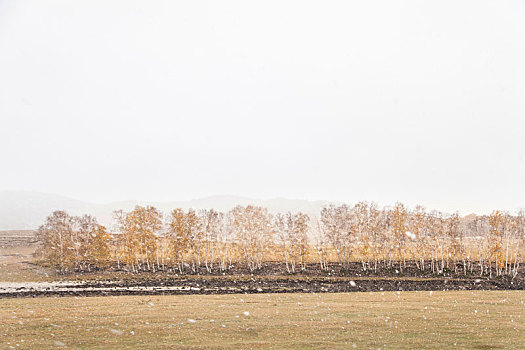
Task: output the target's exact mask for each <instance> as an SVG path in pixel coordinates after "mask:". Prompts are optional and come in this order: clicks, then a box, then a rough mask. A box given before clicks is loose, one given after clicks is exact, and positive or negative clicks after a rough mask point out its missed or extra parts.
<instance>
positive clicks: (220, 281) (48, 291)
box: [0, 262, 525, 298]
mask: <svg viewBox="0 0 525 350" xmlns="http://www.w3.org/2000/svg"><path fill="white" fill-rule="evenodd" d="M464 271H465V270H464V268H463V266H455V267H452V268H449V269H445V270H444V271H440V272H439V273H433V272H432V270H431V269H430V265H429V266H426V267H425V270H423V271H421V270H420V269H419V268H417V266H416V265H415V263H413V262H412V263H410V262H409V263H407V264H406V266H405V265H403V266H402V267H391V268H384V267H383V268H381V269H378V270H375V269H363V266H362V264H360V263H352V264H350V265H348V266H346V267H345V268H341V267H340V266H339V265H338V264H333V265H330V266H329V268H328V269H326V270H320V269H319V266H318V265H314V264H311V265H308V266H306V269H304V270H302V271H300V272H299V273H297V274H289V273H287V272H286V268H285V267H284V266H283V264H282V263H271V262H270V263H267V264H265V265H264V266H263V268H262V269H259V270H257V271H249V270H247V269H246V268H244V267H243V266H233V267H232V268H231V269H230V270H228V271H225V272H219V271H214V272H212V273H208V272H207V271H206V269H205V268H201V269H199V270H197V271H186V274H182V275H181V274H180V273H179V274H178V273H177V272H180V271H177V270H168V271H157V272H155V273H152V272H141V273H130V272H126V271H114V270H113V271H99V272H95V273H74V274H67V275H58V276H54V278H52V279H49V280H47V281H46V282H43V281H41V282H26V281H27V280H13V279H11V280H10V279H4V280H3V281H4V282H0V298H6V297H38V296H96V295H161V294H233V293H285V292H303V293H325V292H371V291H417V290H420V291H432V290H436V291H437V290H512V289H518V290H525V273H524V272H525V271H520V273H519V274H518V275H517V276H515V277H514V278H511V277H508V276H505V277H497V278H488V277H487V276H482V277H480V276H479V271H476V269H473V270H469V271H468V273H467V274H464V273H463V272H464ZM19 272H20V271H18V272H14V273H15V274H17V273H19Z"/></svg>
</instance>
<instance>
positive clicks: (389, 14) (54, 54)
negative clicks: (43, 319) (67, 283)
mask: <svg viewBox="0 0 525 350" xmlns="http://www.w3.org/2000/svg"><path fill="white" fill-rule="evenodd" d="M0 122H1V123H0V189H3V190H32V191H41V192H51V193H58V194H62V195H67V196H71V197H74V198H78V199H82V200H88V201H94V202H107V201H114V200H122V199H137V200H187V199H192V198H198V197H203V196H208V195H216V194H231V195H242V196H250V197H258V198H271V197H290V198H303V199H326V200H341V201H346V202H349V203H354V202H356V201H358V200H373V201H377V202H379V203H380V204H392V203H394V202H396V201H403V202H405V203H407V204H408V205H410V206H413V205H415V204H417V203H421V204H423V205H425V206H427V207H428V208H429V209H440V210H447V211H453V210H456V209H458V210H460V212H462V213H468V212H471V211H476V212H485V211H489V210H491V209H493V208H501V209H506V210H515V209H517V208H519V207H525V137H524V130H525V1H524V0H515V1H504V0H497V1H496V0H492V1H484V0H472V1H462V0H450V1H447V0H440V1H421V0H414V1H392V0H384V1H306V0H297V1H287V0H278V1H269V0H265V1H247V0H239V1H151V0H148V1H129V0H122V1H116V0H115V1H108V0H99V1H94V0H89V1H79V0H76V1H66V0H64V1H15V0H13V1H5V0H0Z"/></svg>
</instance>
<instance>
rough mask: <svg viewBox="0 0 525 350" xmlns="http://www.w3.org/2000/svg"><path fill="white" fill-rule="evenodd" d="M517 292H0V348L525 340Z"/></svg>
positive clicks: (440, 344)
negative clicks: (5, 295) (8, 295)
mask: <svg viewBox="0 0 525 350" xmlns="http://www.w3.org/2000/svg"><path fill="white" fill-rule="evenodd" d="M524 303H525V293H523V292H519V291H490V292H489V291H461V292H460V291H448V292H432V293H430V292H399V293H398V292H383V293H381V292H375V293H336V294H255V295H242V294H240V295H206V296H201V295H176V296H175V295H174V296H120V297H81V298H72V297H65V298H34V299H27V298H22V299H1V300H0V335H1V337H0V339H1V340H0V348H7V349H9V348H10V347H13V348H16V349H33V348H41V349H45V348H56V347H63V348H80V349H82V348H96V349H122V348H148V349H174V348H181V349H183V348H224V349H239V348H242V349H247V348H294V349H303V348H316V349H317V348H324V349H336V348H339V349H349V348H350V349H352V348H358V349H363V348H365V349H369V348H373V349H378V348H381V349H416V348H418V349H419V348H430V349H438V348H439V349H450V348H458V349H497V348H507V349H520V348H525V304H524Z"/></svg>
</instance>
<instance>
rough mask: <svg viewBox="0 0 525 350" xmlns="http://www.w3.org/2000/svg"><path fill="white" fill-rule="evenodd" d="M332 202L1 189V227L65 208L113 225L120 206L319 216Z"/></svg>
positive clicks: (36, 221) (31, 225) (29, 224)
mask: <svg viewBox="0 0 525 350" xmlns="http://www.w3.org/2000/svg"><path fill="white" fill-rule="evenodd" d="M330 203H332V202H328V201H307V200H301V199H287V198H274V199H253V198H247V197H237V196H212V197H206V198H200V199H194V200H190V201H178V202H143V201H121V202H113V203H108V204H94V203H89V202H83V201H79V200H76V199H72V198H68V197H64V196H59V195H55V194H48V193H39V192H27V191H0V230H30V229H36V228H38V226H39V225H41V224H42V223H43V222H44V220H45V218H46V217H47V216H48V215H49V214H50V213H51V212H53V211H55V210H65V211H67V212H68V213H70V214H72V215H82V214H91V215H93V216H95V217H97V218H98V220H99V222H100V223H102V224H104V225H106V226H110V225H111V224H112V213H113V211H115V210H119V209H122V210H124V211H129V210H131V209H133V208H134V207H135V206H136V205H142V206H145V205H153V206H155V207H157V208H158V209H159V210H161V211H162V212H163V213H164V214H167V213H169V212H170V211H171V210H173V209H175V208H182V209H189V208H194V209H212V208H213V209H215V210H219V211H223V212H225V211H228V210H230V209H231V208H233V207H235V206H236V205H244V206H245V205H249V204H253V205H260V206H262V207H265V208H267V209H268V210H269V211H270V212H271V213H276V212H286V211H302V212H304V213H307V214H309V215H311V216H316V215H318V214H319V212H320V210H321V208H323V207H324V206H327V205H329V204H330ZM333 203H335V202H333Z"/></svg>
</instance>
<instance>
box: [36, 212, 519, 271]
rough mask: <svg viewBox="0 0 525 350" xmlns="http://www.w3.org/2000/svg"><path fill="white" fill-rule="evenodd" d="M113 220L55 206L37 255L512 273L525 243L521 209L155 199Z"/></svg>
mask: <svg viewBox="0 0 525 350" xmlns="http://www.w3.org/2000/svg"><path fill="white" fill-rule="evenodd" d="M114 218H115V222H116V223H117V225H116V228H115V230H113V232H111V233H110V232H108V230H107V229H106V228H105V227H104V226H102V225H100V224H99V223H98V222H97V220H96V219H95V218H94V217H92V216H90V215H84V216H80V217H77V216H71V215H69V214H67V213H66V212H64V211H55V212H53V213H52V214H51V215H49V216H48V217H47V219H46V221H45V222H44V224H43V225H42V226H41V227H40V228H39V230H38V232H39V237H40V241H41V242H42V246H41V255H42V258H43V262H45V263H47V264H49V265H52V266H54V267H56V268H57V269H58V270H60V271H64V272H66V271H91V270H96V269H106V268H110V267H112V268H117V269H125V270H129V271H133V272H139V271H152V272H155V271H166V270H171V271H176V272H177V273H196V272H199V271H201V269H206V271H207V272H209V273H211V272H214V271H219V272H225V271H227V270H229V269H231V268H232V267H234V266H236V265H241V266H243V267H244V268H246V269H248V270H249V271H252V272H253V271H255V270H257V269H261V268H262V267H263V263H264V262H266V261H274V262H275V261H277V262H280V263H282V265H283V269H286V272H288V273H295V272H298V271H300V270H303V269H306V268H307V266H317V268H318V269H321V270H329V269H330V266H331V265H333V264H336V265H338V266H339V267H340V268H341V269H345V268H348V267H349V266H350V264H352V263H354V264H355V262H359V263H360V266H361V267H362V269H363V270H364V271H374V272H378V271H380V270H381V269H396V270H397V271H400V272H403V270H405V269H406V268H407V263H411V264H412V265H415V266H416V268H417V269H419V270H421V271H425V270H427V271H431V272H433V273H443V271H445V270H449V271H454V272H456V273H458V272H461V273H464V274H467V273H474V272H475V273H479V274H480V275H490V276H492V275H493V274H495V275H516V274H517V273H518V271H519V268H520V264H521V261H522V256H523V252H522V250H523V243H524V241H525V213H524V212H523V211H520V212H518V213H517V214H515V215H511V214H509V213H506V212H501V211H494V212H492V213H491V214H490V215H481V216H470V217H468V218H461V217H460V216H459V215H458V214H452V215H445V214H443V213H440V212H436V211H433V212H427V211H426V210H425V209H424V208H423V207H420V206H418V207H416V208H415V209H413V210H410V209H408V208H407V207H406V206H405V205H403V204H401V203H398V204H396V205H395V206H394V207H382V208H381V207H378V206H377V205H376V204H373V203H368V202H360V203H357V204H356V205H354V206H349V205H338V206H335V205H331V206H327V207H325V208H323V209H322V210H321V212H320V213H319V215H318V217H316V218H311V217H310V216H309V215H307V214H305V213H302V212H295V213H292V212H287V213H278V214H270V213H269V212H268V210H267V209H266V208H263V207H259V206H252V205H249V206H237V207H235V208H233V209H232V210H230V211H228V212H226V213H222V212H219V211H216V210H213V209H211V210H199V211H196V210H193V209H189V210H182V209H180V208H179V209H174V210H173V211H171V212H170V213H169V214H168V215H167V216H164V215H163V214H162V213H161V212H160V211H159V210H158V209H156V208H155V207H151V206H148V207H141V206H137V207H135V209H133V210H131V211H129V212H124V211H117V212H115V213H114Z"/></svg>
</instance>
